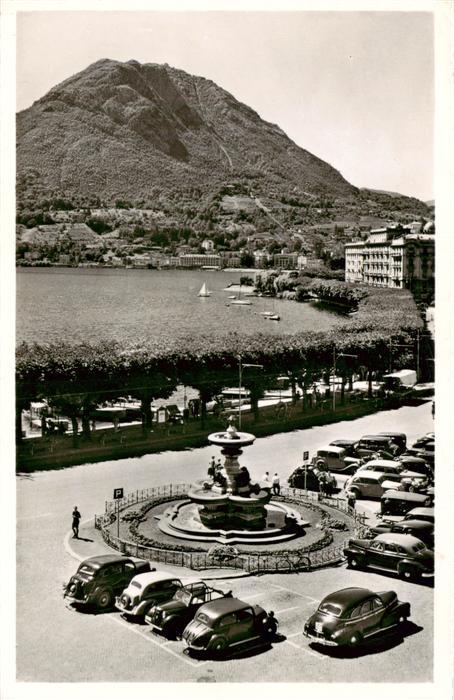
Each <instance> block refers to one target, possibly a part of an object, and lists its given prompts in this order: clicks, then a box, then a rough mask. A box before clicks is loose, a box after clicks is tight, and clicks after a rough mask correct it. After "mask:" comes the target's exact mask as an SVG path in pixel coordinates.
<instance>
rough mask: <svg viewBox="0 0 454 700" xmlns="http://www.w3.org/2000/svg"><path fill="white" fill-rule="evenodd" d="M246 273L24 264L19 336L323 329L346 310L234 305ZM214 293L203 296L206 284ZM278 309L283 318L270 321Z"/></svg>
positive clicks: (132, 336) (265, 301)
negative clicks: (235, 290) (231, 286)
mask: <svg viewBox="0 0 454 700" xmlns="http://www.w3.org/2000/svg"><path fill="white" fill-rule="evenodd" d="M242 274H244V273H241V272H239V271H237V272H224V271H211V270H210V271H207V270H187V271H180V270H178V271H176V270H166V271H164V270H137V269H135V270H134V269H128V270H126V269H112V268H98V269H88V268H22V269H18V271H17V278H16V279H17V290H16V341H17V342H18V343H19V342H21V341H26V342H29V343H31V342H38V343H50V342H56V341H61V340H65V341H67V342H73V343H79V342H94V341H98V340H101V339H106V340H118V341H124V340H127V341H128V342H129V341H133V342H136V341H140V340H147V339H149V338H151V337H156V336H159V337H160V338H162V339H163V340H164V339H165V338H166V337H180V336H184V335H188V334H190V335H192V334H196V333H201V334H206V333H210V332H224V333H226V334H228V333H229V332H239V333H242V334H251V333H257V332H262V333H267V334H270V335H281V334H286V333H297V332H300V331H304V330H324V329H328V328H332V327H333V326H335V325H337V324H339V323H345V322H346V317H345V316H342V315H340V314H338V313H336V312H335V311H331V310H329V309H326V308H323V309H321V308H317V303H316V302H312V303H304V304H299V303H296V302H294V301H287V300H281V299H276V300H273V299H269V298H265V297H251V298H250V300H251V302H252V304H251V306H234V305H230V301H231V300H229V298H228V297H229V294H232V292H229V291H225V289H226V287H227V286H228V285H229V284H235V283H239V281H240V277H241V276H242ZM204 282H205V283H206V284H207V286H208V288H209V290H210V292H211V296H209V297H206V298H202V297H199V296H198V293H199V290H200V288H201V286H202V284H203V283H204ZM262 311H274V312H275V313H277V314H279V315H280V317H281V320H280V321H279V322H277V321H270V320H266V319H265V318H264V317H263V316H262V315H261V313H260V312H262Z"/></svg>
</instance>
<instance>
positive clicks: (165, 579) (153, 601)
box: [115, 571, 201, 617]
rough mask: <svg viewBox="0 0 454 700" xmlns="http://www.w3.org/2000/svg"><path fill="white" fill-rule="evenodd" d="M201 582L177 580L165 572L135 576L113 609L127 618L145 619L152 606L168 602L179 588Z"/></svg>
mask: <svg viewBox="0 0 454 700" xmlns="http://www.w3.org/2000/svg"><path fill="white" fill-rule="evenodd" d="M196 582H201V581H200V579H198V578H197V579H196V578H179V577H178V576H175V574H170V573H169V572H167V571H153V572H150V573H147V574H139V576H135V577H134V578H133V579H132V580H131V581H130V583H129V585H128V587H127V588H125V589H124V591H123V593H121V595H119V596H118V597H117V598H116V600H115V607H116V608H117V609H118V610H120V611H121V612H122V613H123V614H124V615H126V616H128V617H145V615H146V614H147V612H148V611H149V610H150V608H152V607H153V606H154V605H157V604H158V603H162V602H165V601H167V600H170V599H171V598H173V596H174V595H175V593H176V591H177V590H178V589H179V588H182V587H183V586H185V585H188V584H189V583H196Z"/></svg>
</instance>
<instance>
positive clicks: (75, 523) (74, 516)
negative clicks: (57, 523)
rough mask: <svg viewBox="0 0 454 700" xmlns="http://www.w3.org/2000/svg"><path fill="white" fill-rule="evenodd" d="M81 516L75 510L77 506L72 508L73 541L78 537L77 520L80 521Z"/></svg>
mask: <svg viewBox="0 0 454 700" xmlns="http://www.w3.org/2000/svg"><path fill="white" fill-rule="evenodd" d="M81 517H82V516H81V514H80V513H79V511H78V510H77V506H74V510H73V533H74V534H73V539H74V538H76V539H78V537H79V520H80V519H81Z"/></svg>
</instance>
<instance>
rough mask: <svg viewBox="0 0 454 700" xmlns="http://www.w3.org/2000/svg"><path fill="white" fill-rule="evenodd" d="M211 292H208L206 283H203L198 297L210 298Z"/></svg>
mask: <svg viewBox="0 0 454 700" xmlns="http://www.w3.org/2000/svg"><path fill="white" fill-rule="evenodd" d="M210 296H211V292H210V291H209V290H208V287H207V285H206V282H204V283H203V284H202V286H201V288H200V292H199V297H210Z"/></svg>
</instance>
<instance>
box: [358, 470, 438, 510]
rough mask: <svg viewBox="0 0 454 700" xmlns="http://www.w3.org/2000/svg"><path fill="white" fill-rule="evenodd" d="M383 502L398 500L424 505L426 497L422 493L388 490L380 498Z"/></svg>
mask: <svg viewBox="0 0 454 700" xmlns="http://www.w3.org/2000/svg"><path fill="white" fill-rule="evenodd" d="M371 473H373V472H371ZM382 498H383V500H386V499H388V500H389V499H393V498H398V499H399V500H400V501H413V503H426V502H427V498H428V497H427V495H426V494H424V493H414V492H413V491H398V490H397V489H389V490H388V491H385V493H384V494H383V496H382Z"/></svg>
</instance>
